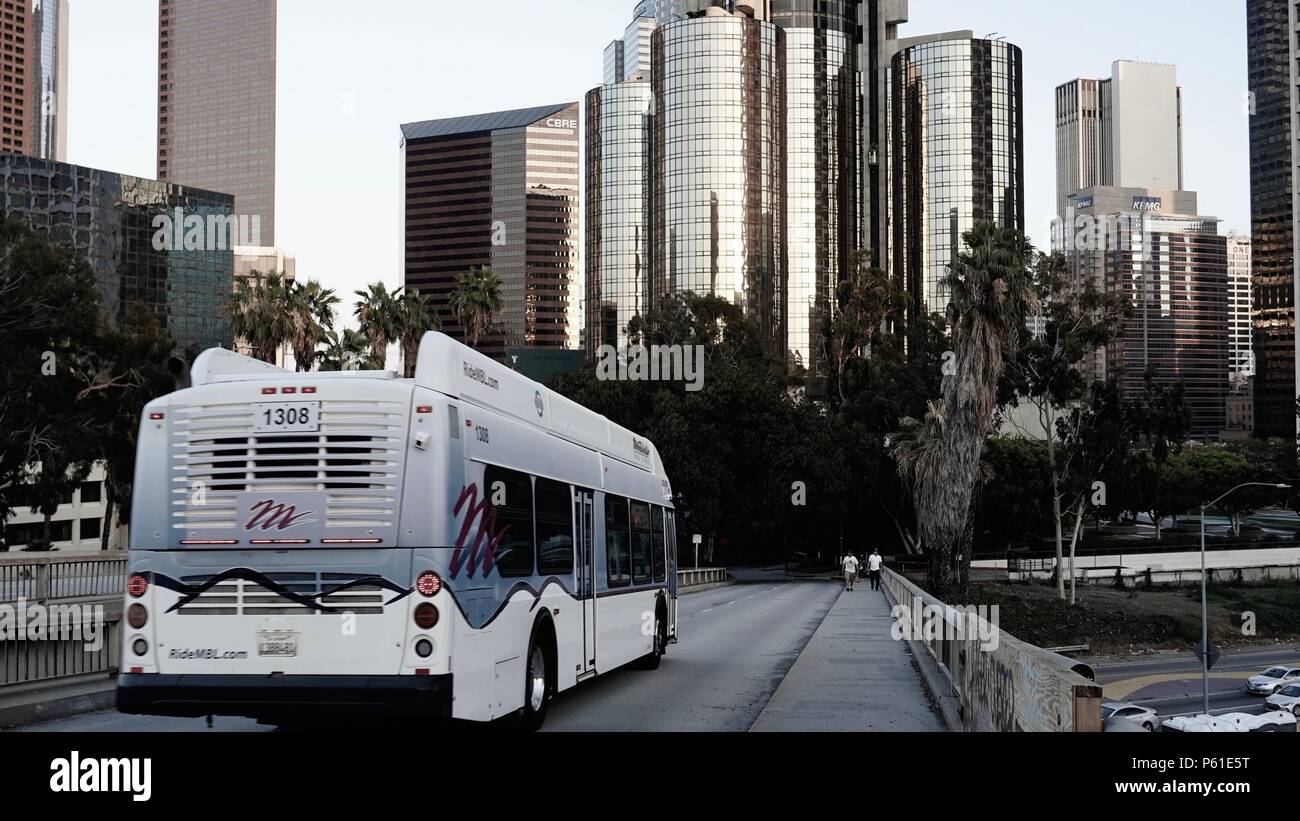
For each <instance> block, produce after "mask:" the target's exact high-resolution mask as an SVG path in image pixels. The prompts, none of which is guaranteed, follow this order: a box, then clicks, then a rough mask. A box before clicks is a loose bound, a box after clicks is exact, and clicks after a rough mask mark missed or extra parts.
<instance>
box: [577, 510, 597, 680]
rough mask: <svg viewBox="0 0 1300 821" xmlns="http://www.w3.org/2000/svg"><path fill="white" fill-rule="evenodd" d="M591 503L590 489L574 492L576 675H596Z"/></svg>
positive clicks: (594, 566)
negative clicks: (578, 607)
mask: <svg viewBox="0 0 1300 821" xmlns="http://www.w3.org/2000/svg"><path fill="white" fill-rule="evenodd" d="M593 510H594V504H593V500H592V495H591V493H590V492H589V491H585V490H579V491H577V492H576V493H574V494H573V514H574V515H573V521H574V522H575V523H576V524H575V527H576V530H577V536H578V550H577V554H578V556H577V558H578V597H579V598H580V599H582V672H581V673H579V675H578V678H579V679H583V678H586V677H587V676H594V675H595V674H596V573H595V569H596V564H595V562H596V558H595V553H596V552H595V551H594V550H593V549H592V541H593V539H594V538H595V536H594V530H593V527H594V522H593V521H592V516H593Z"/></svg>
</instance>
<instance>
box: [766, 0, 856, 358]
mask: <svg viewBox="0 0 1300 821" xmlns="http://www.w3.org/2000/svg"><path fill="white" fill-rule="evenodd" d="M859 6H860V3H859V2H858V0H829V2H824V3H818V4H815V6H814V4H809V3H807V2H804V1H803V0H773V2H772V5H771V9H772V22H773V23H775V24H776V25H778V26H780V27H781V28H782V29H783V30H784V31H785V87H786V107H785V109H786V151H785V164H786V232H787V234H786V235H787V240H788V245H787V253H786V256H787V259H788V260H789V263H788V264H789V274H788V277H787V280H786V281H787V285H786V304H787V305H788V310H787V341H786V350H787V351H788V352H789V356H790V359H791V361H792V362H793V363H797V364H800V365H803V366H804V367H807V368H808V369H809V370H811V371H813V372H815V373H817V372H821V367H820V362H821V360H822V359H823V357H824V350H823V348H824V343H823V340H822V329H823V326H824V324H825V322H827V321H829V319H830V317H831V314H832V310H833V306H834V303H835V289H836V286H837V285H838V284H839V283H840V282H841V281H843V280H846V279H849V278H850V277H851V276H852V274H853V257H854V253H855V252H856V251H858V250H859V249H860V248H861V247H862V236H861V233H862V222H861V217H860V207H859V206H860V202H861V195H862V180H861V176H860V169H861V165H862V152H861V137H862V126H861V123H862V118H861V105H862V87H861V82H860V75H859V72H858V9H859Z"/></svg>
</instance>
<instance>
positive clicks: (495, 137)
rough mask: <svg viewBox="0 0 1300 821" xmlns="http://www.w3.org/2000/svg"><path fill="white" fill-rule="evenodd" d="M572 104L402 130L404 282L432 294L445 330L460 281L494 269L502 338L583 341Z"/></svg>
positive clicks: (455, 326)
mask: <svg viewBox="0 0 1300 821" xmlns="http://www.w3.org/2000/svg"><path fill="white" fill-rule="evenodd" d="M578 108H579V106H578V104H577V103H560V104H557V105H549V106H542V107H539V108H529V109H521V110H516V111H500V112H495V113H491V114H480V115H475V116H469V117H456V118H452V119H442V120H429V121H426V122H418V123H408V124H406V125H403V126H402V169H403V180H402V188H403V203H404V204H403V209H404V213H405V219H404V229H403V247H404V248H405V263H404V272H405V285H406V287H407V288H414V289H419V290H420V291H422V292H425V293H428V294H430V295H432V296H433V297H434V300H435V302H436V303H437V305H438V306H439V308H440V311H441V312H442V315H441V319H442V324H443V329H444V330H445V331H447V332H448V333H451V334H453V335H458V336H463V333H464V329H463V328H462V327H461V323H460V320H459V319H458V318H457V317H455V316H454V315H453V314H452V313H451V311H450V310H449V309H448V308H447V307H446V306H447V300H448V296H449V295H450V293H451V292H452V290H454V288H455V286H456V277H457V276H458V275H459V274H463V273H465V272H467V271H469V270H470V269H473V268H481V267H489V268H491V269H492V270H494V271H495V272H496V274H497V276H498V277H499V278H500V280H501V298H502V302H503V307H502V310H501V312H500V313H499V314H498V315H497V316H496V317H494V323H495V324H496V325H497V329H496V331H497V332H496V333H494V335H493V336H494V339H492V340H489V342H488V343H487V345H486V346H485V350H487V351H488V352H489V353H495V354H501V353H502V352H503V351H504V349H505V347H506V346H513V347H528V348H573V349H576V348H578V347H579V345H580V335H581V334H580V330H581V321H580V318H579V311H580V306H581V294H580V289H579V284H578V283H579V279H578V242H579V234H578V210H579V208H578V191H579V185H578V182H579V150H578Z"/></svg>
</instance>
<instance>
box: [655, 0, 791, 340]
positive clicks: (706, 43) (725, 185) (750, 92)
mask: <svg viewBox="0 0 1300 821" xmlns="http://www.w3.org/2000/svg"><path fill="white" fill-rule="evenodd" d="M785 47H786V44H785V32H784V31H783V30H782V29H781V28H779V27H778V26H776V25H773V24H772V23H770V22H768V21H766V20H763V19H759V18H758V17H757V16H750V15H749V14H746V13H744V12H737V13H734V14H733V13H728V12H727V11H725V10H723V9H721V8H716V7H715V8H710V9H708V11H707V12H706V14H705V15H704V16H701V17H693V18H682V19H674V20H672V21H671V22H668V23H665V24H663V25H661V26H660V27H659V28H657V29H656V30H655V33H654V40H653V60H652V63H653V65H652V68H651V76H652V84H653V88H654V112H655V116H654V125H653V138H652V143H651V152H652V153H651V156H652V165H651V168H652V171H651V184H652V194H651V195H652V197H653V208H652V209H651V220H652V222H651V232H652V234H651V263H650V267H651V272H652V290H653V293H655V294H656V295H657V294H662V293H681V292H694V293H697V294H715V295H717V296H720V297H723V298H725V299H727V300H729V301H731V302H733V303H734V304H736V305H740V306H743V307H744V310H745V311H746V313H747V314H748V315H749V316H750V317H751V318H753V319H754V321H755V322H756V323H757V325H758V327H759V328H760V330H761V331H762V332H763V333H764V334H765V335H766V336H767V337H768V338H769V339H770V340H771V341H772V344H773V347H774V348H777V349H784V348H785V344H786V331H785V320H786V312H785V305H784V303H783V298H784V294H785V278H786V275H787V259H786V248H787V236H786V218H785V204H786V179H785V158H784V153H785V150H786V131H785V113H786V89H785V73H784V70H783V69H784V66H785ZM710 66H717V67H718V68H717V69H715V70H708V67H710Z"/></svg>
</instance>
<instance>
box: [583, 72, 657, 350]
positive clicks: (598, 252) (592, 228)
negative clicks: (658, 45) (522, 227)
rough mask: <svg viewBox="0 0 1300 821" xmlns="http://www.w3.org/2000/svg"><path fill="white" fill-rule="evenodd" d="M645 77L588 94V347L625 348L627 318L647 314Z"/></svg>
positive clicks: (648, 101)
mask: <svg viewBox="0 0 1300 821" xmlns="http://www.w3.org/2000/svg"><path fill="white" fill-rule="evenodd" d="M653 105H654V92H653V89H652V88H651V86H650V83H649V82H647V81H644V80H642V81H639V82H636V81H633V82H625V83H618V84H607V85H604V86H601V87H600V88H595V89H592V90H591V91H590V92H588V93H587V123H586V126H587V156H586V182H587V185H586V194H587V208H586V226H587V230H586V269H587V299H586V308H587V315H586V329H587V353H588V355H589V356H592V357H594V356H595V355H596V353H597V352H598V350H599V349H600V348H601V347H602V346H605V345H613V346H616V347H617V348H618V349H619V350H625V349H626V348H627V346H628V344H629V339H628V333H627V329H628V323H629V322H631V321H632V319H633V318H634V317H638V316H640V317H646V316H648V315H649V314H650V311H651V310H652V308H653V301H652V298H653V297H654V296H655V294H654V293H653V290H652V285H651V282H650V231H649V226H650V177H649V172H650V168H649V160H650V111H651V108H652V107H653Z"/></svg>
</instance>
